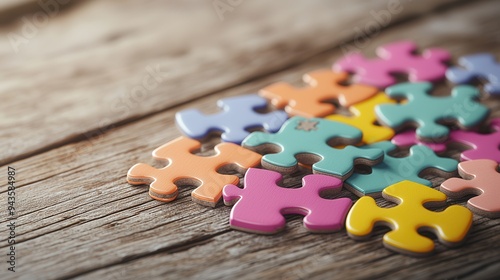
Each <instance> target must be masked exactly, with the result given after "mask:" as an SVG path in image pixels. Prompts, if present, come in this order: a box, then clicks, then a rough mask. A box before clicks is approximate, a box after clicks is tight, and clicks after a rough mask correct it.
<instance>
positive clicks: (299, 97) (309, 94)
mask: <svg viewBox="0 0 500 280" xmlns="http://www.w3.org/2000/svg"><path fill="white" fill-rule="evenodd" d="M348 77H349V76H348V74H347V73H344V72H332V71H331V70H317V71H314V72H311V73H308V74H306V75H304V77H303V80H304V83H306V84H308V85H309V86H307V87H303V88H295V87H293V86H291V85H290V84H287V83H283V82H281V83H275V84H272V85H270V86H268V87H265V88H264V89H262V90H261V91H260V95H261V96H263V97H265V98H267V99H269V100H270V101H271V103H272V104H273V105H274V106H276V107H277V108H279V109H281V108H285V111H286V112H287V113H288V114H289V115H291V116H304V117H323V116H326V115H329V114H331V113H332V112H333V111H335V106H334V105H333V104H329V103H325V102H327V101H330V100H333V99H336V100H338V102H339V104H340V105H342V106H345V107H348V106H351V105H353V104H356V103H358V102H361V101H363V100H365V99H367V98H369V97H371V96H373V95H375V94H376V93H377V89H376V88H374V87H370V86H365V85H356V84H355V85H349V86H344V85H341V84H340V83H342V82H344V81H346V80H347V79H348Z"/></svg>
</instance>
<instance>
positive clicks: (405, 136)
mask: <svg viewBox="0 0 500 280" xmlns="http://www.w3.org/2000/svg"><path fill="white" fill-rule="evenodd" d="M451 134H453V132H451ZM391 141H392V143H393V144H395V145H398V146H400V147H410V146H413V145H416V144H418V145H423V146H426V147H428V148H430V149H431V150H433V151H434V152H436V153H442V152H444V151H446V144H445V143H437V142H425V141H421V140H420V139H418V138H417V134H416V133H415V130H405V131H403V132H401V133H398V134H396V135H395V136H394V137H393V138H392V140H391Z"/></svg>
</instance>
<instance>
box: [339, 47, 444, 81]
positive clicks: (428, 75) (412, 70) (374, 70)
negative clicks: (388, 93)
mask: <svg viewBox="0 0 500 280" xmlns="http://www.w3.org/2000/svg"><path fill="white" fill-rule="evenodd" d="M416 50H417V45H416V44H415V43H413V42H410V41H400V42H394V43H391V44H387V45H384V46H382V47H379V48H377V56H378V57H379V58H375V59H366V58H365V57H364V56H363V55H362V54H361V53H359V52H355V53H350V54H347V55H346V56H344V57H343V58H342V59H340V60H339V61H337V62H336V63H335V64H334V66H333V68H334V70H338V71H348V72H351V73H355V76H354V79H355V81H356V82H358V83H360V84H366V85H372V86H375V87H378V88H380V89H383V88H385V87H388V86H390V85H393V84H395V83H396V82H397V80H396V78H395V77H393V76H392V74H394V73H405V74H408V79H409V81H411V82H423V81H429V82H433V81H438V80H440V79H442V78H444V75H445V72H446V65H445V64H444V62H446V61H447V60H449V59H450V54H449V53H448V52H447V51H445V50H443V49H437V48H433V49H427V50H425V51H424V52H423V53H422V54H421V55H416V54H414V52H415V51H416Z"/></svg>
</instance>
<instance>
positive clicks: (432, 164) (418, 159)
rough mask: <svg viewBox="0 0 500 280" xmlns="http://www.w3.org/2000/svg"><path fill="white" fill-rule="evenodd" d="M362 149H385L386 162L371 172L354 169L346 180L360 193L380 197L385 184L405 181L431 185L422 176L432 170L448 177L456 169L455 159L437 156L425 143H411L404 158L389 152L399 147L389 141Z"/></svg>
mask: <svg viewBox="0 0 500 280" xmlns="http://www.w3.org/2000/svg"><path fill="white" fill-rule="evenodd" d="M361 148H362V149H374V148H375V149H382V150H384V153H385V156H384V161H383V162H381V163H379V164H377V165H375V166H373V167H372V171H371V173H370V174H361V173H357V172H354V173H353V174H352V175H351V177H349V178H348V179H347V180H346V182H345V184H346V188H347V189H349V190H350V191H352V192H353V193H355V194H356V195H358V196H364V195H369V196H379V195H380V193H381V192H382V191H383V190H384V189H385V188H386V187H388V186H390V185H393V184H396V183H399V182H402V181H404V180H409V181H413V182H416V183H419V184H422V185H426V186H429V187H430V186H432V183H431V182H430V181H429V180H426V179H423V178H421V177H420V176H419V175H422V173H424V172H429V171H432V172H434V173H437V174H439V175H440V176H442V177H445V178H446V177H451V176H453V175H454V174H455V173H456V171H457V166H458V162H457V161H456V160H454V159H449V158H442V157H438V156H436V154H434V152H433V151H432V150H431V149H430V148H428V147H426V146H422V145H415V146H412V147H411V148H410V154H409V155H408V156H407V157H402V158H396V157H392V156H390V155H389V154H388V153H389V152H391V151H393V150H394V149H396V146H395V145H394V144H392V143H391V142H389V141H384V142H379V143H376V144H372V145H367V146H364V147H361Z"/></svg>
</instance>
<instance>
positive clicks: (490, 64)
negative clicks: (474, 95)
mask: <svg viewBox="0 0 500 280" xmlns="http://www.w3.org/2000/svg"><path fill="white" fill-rule="evenodd" d="M458 63H459V64H460V65H461V66H463V67H464V68H465V69H464V68H461V67H450V68H448V70H447V71H446V77H447V78H448V80H450V81H452V82H454V83H457V84H463V83H468V82H470V81H471V80H472V79H474V78H482V79H485V80H487V81H488V83H487V84H485V86H484V89H485V91H486V92H488V93H490V94H495V95H500V63H498V62H497V61H496V60H495V57H494V56H493V55H491V54H489V53H479V54H473V55H468V56H462V57H461V58H460V59H459V60H458Z"/></svg>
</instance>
